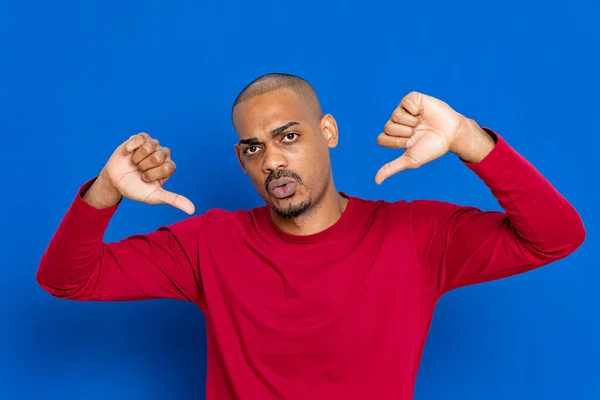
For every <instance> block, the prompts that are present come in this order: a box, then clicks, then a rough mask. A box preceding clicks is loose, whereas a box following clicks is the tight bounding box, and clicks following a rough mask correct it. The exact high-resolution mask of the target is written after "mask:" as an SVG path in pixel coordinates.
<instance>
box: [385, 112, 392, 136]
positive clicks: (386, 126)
mask: <svg viewBox="0 0 600 400" xmlns="http://www.w3.org/2000/svg"><path fill="white" fill-rule="evenodd" d="M392 118H394V116H393V115H392ZM392 125H394V121H392V120H391V119H390V120H389V121H388V122H386V123H385V126H384V127H383V130H384V131H385V132H388V133H389V132H390V131H391V128H392Z"/></svg>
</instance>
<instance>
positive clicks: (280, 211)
mask: <svg viewBox="0 0 600 400" xmlns="http://www.w3.org/2000/svg"><path fill="white" fill-rule="evenodd" d="M311 206H312V201H311V199H310V197H306V198H304V199H303V198H302V197H300V196H299V195H298V194H297V193H296V194H293V195H292V196H290V197H287V198H285V199H275V201H274V202H273V203H272V204H271V208H272V209H273V211H275V212H276V213H277V215H278V216H279V217H280V218H283V219H293V218H297V217H299V216H301V215H302V214H304V213H305V212H307V211H308V210H309V209H310V208H311Z"/></svg>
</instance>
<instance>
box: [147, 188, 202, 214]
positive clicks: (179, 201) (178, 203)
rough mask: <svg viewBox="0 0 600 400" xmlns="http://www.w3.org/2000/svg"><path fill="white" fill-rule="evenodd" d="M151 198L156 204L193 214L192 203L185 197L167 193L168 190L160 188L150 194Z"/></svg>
mask: <svg viewBox="0 0 600 400" xmlns="http://www.w3.org/2000/svg"><path fill="white" fill-rule="evenodd" d="M152 197H153V200H155V201H156V202H157V203H162V204H168V205H170V206H173V207H175V208H179V209H180V210H181V211H183V212H185V213H187V214H190V215H191V214H193V213H194V210H195V207H194V203H192V202H191V201H190V200H189V199H188V198H187V197H184V196H182V195H180V194H177V193H173V192H169V191H168V190H164V189H163V188H162V187H159V188H158V189H156V191H155V192H154V193H152Z"/></svg>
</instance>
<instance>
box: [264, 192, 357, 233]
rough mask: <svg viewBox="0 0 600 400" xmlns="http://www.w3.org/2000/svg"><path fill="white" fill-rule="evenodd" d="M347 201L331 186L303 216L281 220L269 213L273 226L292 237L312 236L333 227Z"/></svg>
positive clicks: (274, 214) (273, 213)
mask: <svg viewBox="0 0 600 400" xmlns="http://www.w3.org/2000/svg"><path fill="white" fill-rule="evenodd" d="M347 205H348V199H346V198H344V197H343V196H341V195H340V194H339V193H338V192H337V190H336V188H335V186H334V185H333V184H331V185H330V187H329V188H328V189H327V190H326V191H325V193H324V194H323V196H321V198H320V199H317V201H316V202H315V203H314V204H313V205H312V207H311V208H310V209H309V210H307V211H306V212H305V213H304V214H303V215H301V216H299V217H298V218H293V219H283V218H281V217H279V216H278V215H277V214H276V213H275V212H273V211H271V217H272V218H273V221H274V222H275V224H276V225H277V226H278V227H279V228H280V229H282V230H283V231H285V232H287V233H290V234H293V235H312V234H315V233H319V232H321V231H324V230H325V229H327V228H329V227H331V226H332V225H334V224H335V223H336V222H337V221H338V220H339V219H340V218H341V216H342V214H343V213H344V210H345V209H346V206H347Z"/></svg>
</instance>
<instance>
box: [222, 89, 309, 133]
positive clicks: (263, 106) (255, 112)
mask: <svg viewBox="0 0 600 400" xmlns="http://www.w3.org/2000/svg"><path fill="white" fill-rule="evenodd" d="M306 103H307V102H306V101H305V100H304V101H303V99H302V98H301V97H299V96H298V95H297V94H296V93H295V92H294V91H293V90H291V89H288V88H283V89H277V90H273V91H271V92H267V93H263V94H260V95H258V96H255V97H253V98H251V99H248V100H246V101H243V102H242V103H240V104H238V105H237V106H236V108H235V110H234V113H233V124H234V127H235V130H236V132H237V134H238V137H239V138H240V139H243V138H248V137H256V136H260V135H263V134H267V133H268V132H270V131H271V130H273V129H275V128H277V127H279V126H281V125H284V124H286V123H288V122H290V121H296V122H299V123H300V124H303V123H306V122H308V119H309V118H310V108H309V107H308V106H307V104H306Z"/></svg>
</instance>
